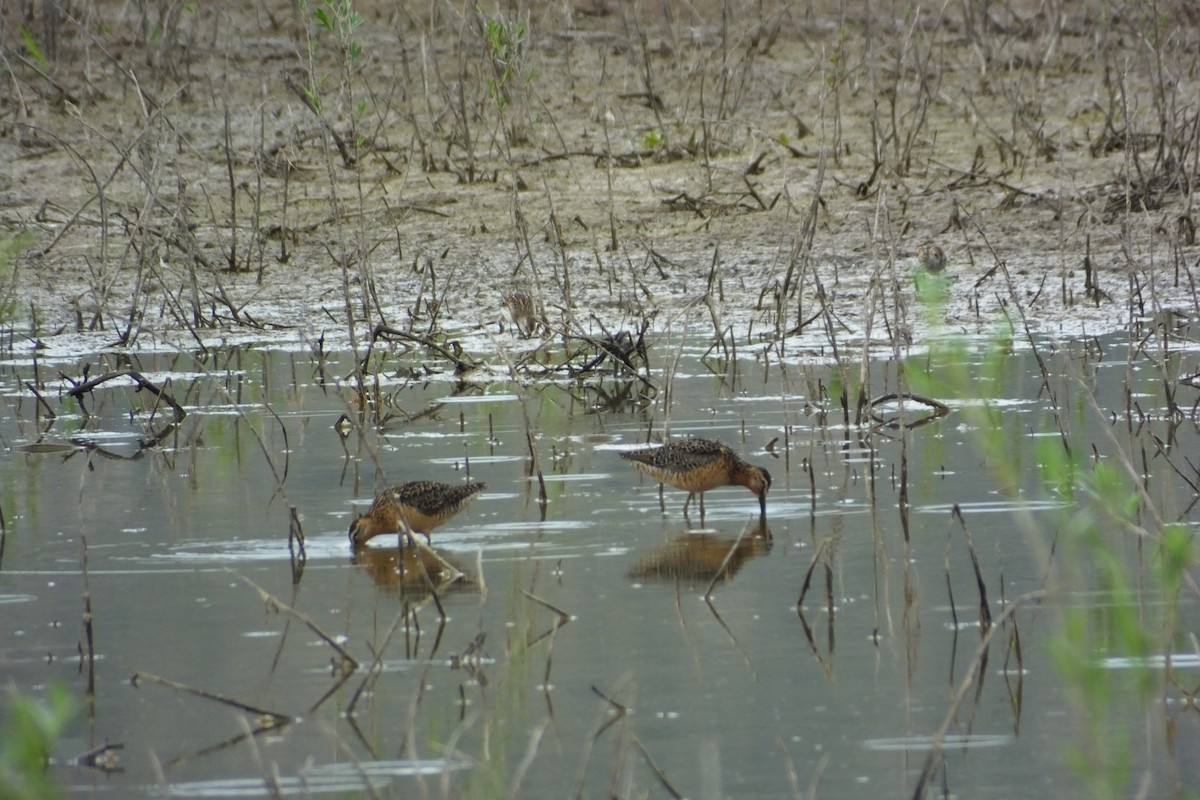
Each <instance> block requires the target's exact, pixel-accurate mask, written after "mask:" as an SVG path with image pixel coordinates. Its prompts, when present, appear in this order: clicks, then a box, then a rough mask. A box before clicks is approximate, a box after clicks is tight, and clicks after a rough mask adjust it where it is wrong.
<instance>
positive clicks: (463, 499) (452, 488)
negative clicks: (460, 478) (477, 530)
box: [384, 481, 485, 517]
mask: <svg viewBox="0 0 1200 800" xmlns="http://www.w3.org/2000/svg"><path fill="white" fill-rule="evenodd" d="M484 488H485V486H484V484H482V483H435V482H434V481H412V482H410V483H402V484H400V485H399V486H392V487H391V488H389V489H385V490H384V492H385V494H386V495H388V497H389V499H390V500H391V501H392V502H394V503H396V504H397V505H400V506H409V507H411V508H414V509H416V510H417V511H419V512H420V513H422V514H424V515H425V516H428V517H442V516H443V515H444V516H445V517H450V516H453V515H454V514H457V513H458V512H459V511H461V510H462V508H463V506H464V505H465V504H466V503H467V502H469V501H470V500H472V499H474V497H475V495H477V494H479V493H480V492H482V491H483V490H484Z"/></svg>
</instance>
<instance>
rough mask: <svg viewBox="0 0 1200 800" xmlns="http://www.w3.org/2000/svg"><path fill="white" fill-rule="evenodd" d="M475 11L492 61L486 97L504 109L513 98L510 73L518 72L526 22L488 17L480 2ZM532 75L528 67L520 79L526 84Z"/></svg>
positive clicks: (516, 73)
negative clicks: (481, 25)
mask: <svg viewBox="0 0 1200 800" xmlns="http://www.w3.org/2000/svg"><path fill="white" fill-rule="evenodd" d="M475 13H477V14H478V15H479V17H480V19H481V20H482V21H483V36H484V41H485V43H486V45H487V52H488V55H489V56H490V58H491V61H492V71H493V74H492V76H491V77H489V78H487V80H486V83H487V92H488V97H490V98H491V99H492V101H493V102H494V103H495V104H496V107H497V108H498V109H500V111H504V109H505V108H506V107H507V106H508V104H509V103H510V102H511V101H512V97H511V94H510V86H511V83H512V81H513V76H514V75H518V74H519V73H520V68H519V65H520V61H521V56H522V50H523V47H522V46H523V45H524V43H525V36H526V33H527V32H528V30H527V28H526V24H525V22H524V21H523V20H520V19H518V20H508V19H504V18H501V17H489V16H487V15H485V14H484V12H483V9H482V8H480V7H479V6H475ZM532 78H533V71H532V70H529V71H527V72H526V73H525V75H524V76H523V77H522V78H521V80H522V81H523V82H524V83H525V84H528V83H529V81H530V80H532Z"/></svg>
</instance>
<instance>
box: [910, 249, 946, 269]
mask: <svg viewBox="0 0 1200 800" xmlns="http://www.w3.org/2000/svg"><path fill="white" fill-rule="evenodd" d="M917 261H918V262H920V264H921V266H922V267H924V268H925V269H926V270H927V271H929V272H941V271H942V270H944V269H945V268H946V254H945V253H943V252H942V248H940V247H938V246H937V245H936V244H934V243H933V242H926V243H925V244H923V245H920V246H918V247H917Z"/></svg>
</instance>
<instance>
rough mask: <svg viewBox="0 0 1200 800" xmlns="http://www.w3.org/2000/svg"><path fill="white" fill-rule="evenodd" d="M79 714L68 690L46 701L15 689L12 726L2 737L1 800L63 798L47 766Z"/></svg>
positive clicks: (58, 691) (11, 699) (10, 708)
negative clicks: (60, 738)
mask: <svg viewBox="0 0 1200 800" xmlns="http://www.w3.org/2000/svg"><path fill="white" fill-rule="evenodd" d="M74 713H75V701H74V699H73V698H72V697H71V694H70V692H69V691H68V690H67V688H66V687H64V686H56V687H53V688H51V689H50V692H49V696H48V698H47V699H46V700H45V701H42V700H38V699H37V698H34V697H31V696H29V695H27V694H23V693H21V692H18V691H16V690H15V689H14V690H13V691H12V692H11V694H10V696H9V704H8V723H7V724H6V725H5V727H4V730H3V732H2V733H0V800H48V799H49V798H55V797H59V796H60V792H59V789H58V786H57V785H56V784H55V783H54V781H53V780H52V779H51V778H50V775H49V773H48V772H47V771H46V766H47V765H48V764H49V763H50V753H51V751H52V750H53V749H54V743H55V742H56V741H57V740H58V738H59V736H60V735H61V734H62V732H63V729H64V728H66V726H67V723H68V722H70V720H71V717H72V716H73V715H74Z"/></svg>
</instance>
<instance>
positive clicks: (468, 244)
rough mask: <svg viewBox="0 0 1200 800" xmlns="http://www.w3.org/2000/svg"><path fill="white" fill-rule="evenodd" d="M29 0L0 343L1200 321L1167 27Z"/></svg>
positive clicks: (1094, 15) (1182, 46)
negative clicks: (918, 277)
mask: <svg viewBox="0 0 1200 800" xmlns="http://www.w3.org/2000/svg"><path fill="white" fill-rule="evenodd" d="M17 5H19V6H20V8H9V9H8V10H6V11H4V12H2V16H3V29H2V30H0V33H2V35H3V52H4V53H5V54H7V55H5V57H4V59H5V60H4V67H5V70H6V75H5V76H4V81H5V85H6V89H5V91H4V92H0V112H2V121H0V159H3V162H4V163H5V164H6V168H5V170H3V171H2V172H0V237H2V238H3V243H4V245H5V252H7V253H9V254H10V255H11V256H12V258H8V259H6V261H7V262H8V267H9V273H8V274H7V275H5V279H6V280H5V284H4V299H5V300H6V301H7V306H6V309H7V312H6V314H7V321H8V323H9V327H10V330H11V333H12V338H11V342H12V349H13V350H14V351H17V352H22V351H25V350H27V349H28V348H29V347H31V346H32V343H33V342H35V341H37V342H40V343H41V344H42V345H45V346H46V347H49V348H52V349H57V350H60V351H63V352H67V353H70V352H77V353H78V352H87V351H90V350H95V349H97V348H100V347H107V346H118V345H119V346H129V347H135V348H149V347H185V348H188V347H193V346H195V345H196V343H201V344H203V345H205V346H213V345H219V344H221V343H231V342H257V341H266V342H279V343H285V342H297V341H300V340H313V339H316V338H318V337H323V340H324V346H325V347H326V348H337V347H345V346H353V347H359V348H361V347H362V346H363V342H364V340H365V338H366V337H367V335H368V334H369V332H370V331H371V330H372V329H373V328H374V327H375V326H376V325H381V324H382V325H386V326H389V327H390V328H393V329H396V330H403V331H410V332H411V331H419V332H420V335H421V337H422V338H423V339H425V340H437V341H447V340H448V339H450V338H458V339H460V340H465V341H466V343H467V345H468V348H475V349H477V350H486V349H489V348H495V347H497V346H501V347H504V348H509V347H511V348H514V349H529V348H536V347H537V346H538V343H539V342H542V341H546V340H548V339H557V338H560V337H562V336H564V335H566V336H574V335H594V334H596V333H597V332H598V331H601V330H603V331H607V332H614V331H617V330H631V331H637V330H643V329H648V330H650V331H654V332H656V333H657V332H670V333H671V334H673V335H678V334H680V333H686V334H691V335H695V336H697V337H708V338H710V339H712V340H713V341H716V340H717V339H718V338H720V339H722V340H725V339H728V340H729V341H730V342H731V343H736V346H737V347H739V348H743V350H742V352H747V351H753V350H757V351H763V352H770V353H774V354H781V355H785V356H789V357H790V356H795V355H800V356H801V357H803V356H804V355H805V354H813V353H819V352H821V351H823V350H824V349H825V348H826V347H827V346H828V345H829V344H830V343H831V342H834V341H836V343H837V345H838V346H839V347H840V346H842V345H843V344H846V343H855V342H858V343H861V342H862V341H863V340H864V338H866V339H869V340H870V341H871V343H872V344H873V345H877V346H879V347H880V348H883V349H885V350H892V351H895V352H899V351H900V350H901V349H903V348H906V347H908V346H910V345H912V344H913V343H917V344H919V343H921V342H922V341H924V340H925V339H927V337H929V336H931V335H933V334H935V333H938V332H943V333H947V332H948V333H952V334H959V333H967V334H989V333H991V332H993V331H995V330H997V328H998V327H1003V326H1007V325H1012V326H1014V327H1015V329H1016V330H1017V331H1022V330H1023V329H1028V330H1030V331H1031V332H1036V333H1044V334H1049V335H1055V336H1063V337H1076V336H1086V335H1091V334H1098V333H1103V332H1109V331H1113V330H1119V329H1122V328H1125V327H1128V326H1130V325H1135V326H1141V325H1144V324H1145V323H1146V322H1147V321H1148V320H1149V321H1159V322H1161V321H1164V320H1166V323H1165V324H1167V325H1168V328H1167V329H1173V328H1171V326H1174V325H1175V324H1177V323H1176V320H1177V319H1178V318H1179V317H1183V318H1193V317H1195V316H1196V312H1197V310H1198V303H1197V297H1196V288H1195V286H1194V283H1193V276H1194V272H1195V270H1196V268H1197V259H1198V254H1200V250H1198V249H1197V247H1196V244H1195V216H1196V215H1195V212H1194V209H1193V207H1192V205H1193V201H1192V186H1193V185H1194V182H1195V179H1196V177H1197V176H1198V175H1200V168H1198V159H1200V152H1198V151H1200V121H1198V105H1197V98H1200V86H1198V85H1197V80H1196V77H1197V76H1196V72H1197V58H1198V56H1197V55H1196V54H1197V53H1198V52H1200V32H1198V31H1200V25H1198V24H1197V23H1198V16H1197V12H1196V11H1195V10H1194V9H1193V8H1192V7H1191V5H1190V4H1189V3H1186V2H1182V1H1181V2H1177V3H1174V4H1168V5H1167V6H1166V7H1164V6H1162V5H1160V6H1158V7H1157V8H1158V11H1159V14H1158V16H1153V15H1151V14H1150V12H1149V10H1148V9H1143V8H1141V7H1133V6H1125V7H1121V8H1118V9H1113V8H1112V7H1111V6H1110V5H1107V4H1102V3H1098V2H1097V3H1083V4H1062V3H1048V4H1046V3H1040V4H1039V3H1025V2H1017V3H1012V4H1008V5H1004V6H1000V5H994V4H975V3H970V2H967V3H963V4H950V5H945V6H941V7H936V6H935V7H930V8H920V7H910V6H909V5H908V4H895V5H885V6H883V7H880V6H879V5H878V4H855V3H849V4H843V5H829V6H809V5H805V4H793V3H770V2H761V3H738V4H735V3H726V4H724V5H722V4H714V3H671V2H667V3H662V4H645V5H641V4H620V3H607V4H599V5H592V4H589V3H587V2H586V1H585V2H574V3H548V4H529V5H520V4H518V5H505V6H503V7H496V6H494V5H488V6H486V7H482V6H475V5H474V4H464V3H459V4H445V3H432V4H428V5H425V4H404V5H405V7H403V8H402V7H399V6H397V5H396V4H391V3H378V4H376V3H349V2H337V3H323V4H322V3H317V4H311V3H310V4H303V3H302V4H299V5H286V4H285V5H279V4H261V3H248V4H197V5H195V6H190V5H183V4H166V3H159V4H143V5H142V7H141V8H140V9H139V7H138V6H137V5H136V4H127V3H117V2H88V1H87V0H83V1H82V2H74V3H67V4H66V5H65V7H64V8H63V10H62V11H61V12H59V13H54V12H53V8H54V7H55V4H52V3H47V4H36V5H35V4H32V3H22V4H17ZM227 6H231V7H227ZM23 232H30V233H32V237H31V238H30V237H23V236H22V233H23ZM926 241H933V242H936V243H938V244H939V245H940V246H941V247H942V248H943V249H944V250H945V252H946V255H947V260H948V264H949V266H948V268H947V271H946V275H947V276H949V279H948V281H947V282H946V284H945V285H946V288H947V292H948V294H947V296H946V297H945V299H944V301H934V302H930V303H923V302H918V300H917V296H916V294H915V290H914V283H915V282H914V272H915V271H916V265H915V259H913V257H912V255H913V253H914V251H915V248H916V247H917V246H918V245H920V244H921V243H923V242H926ZM472 337H473V338H472Z"/></svg>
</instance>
